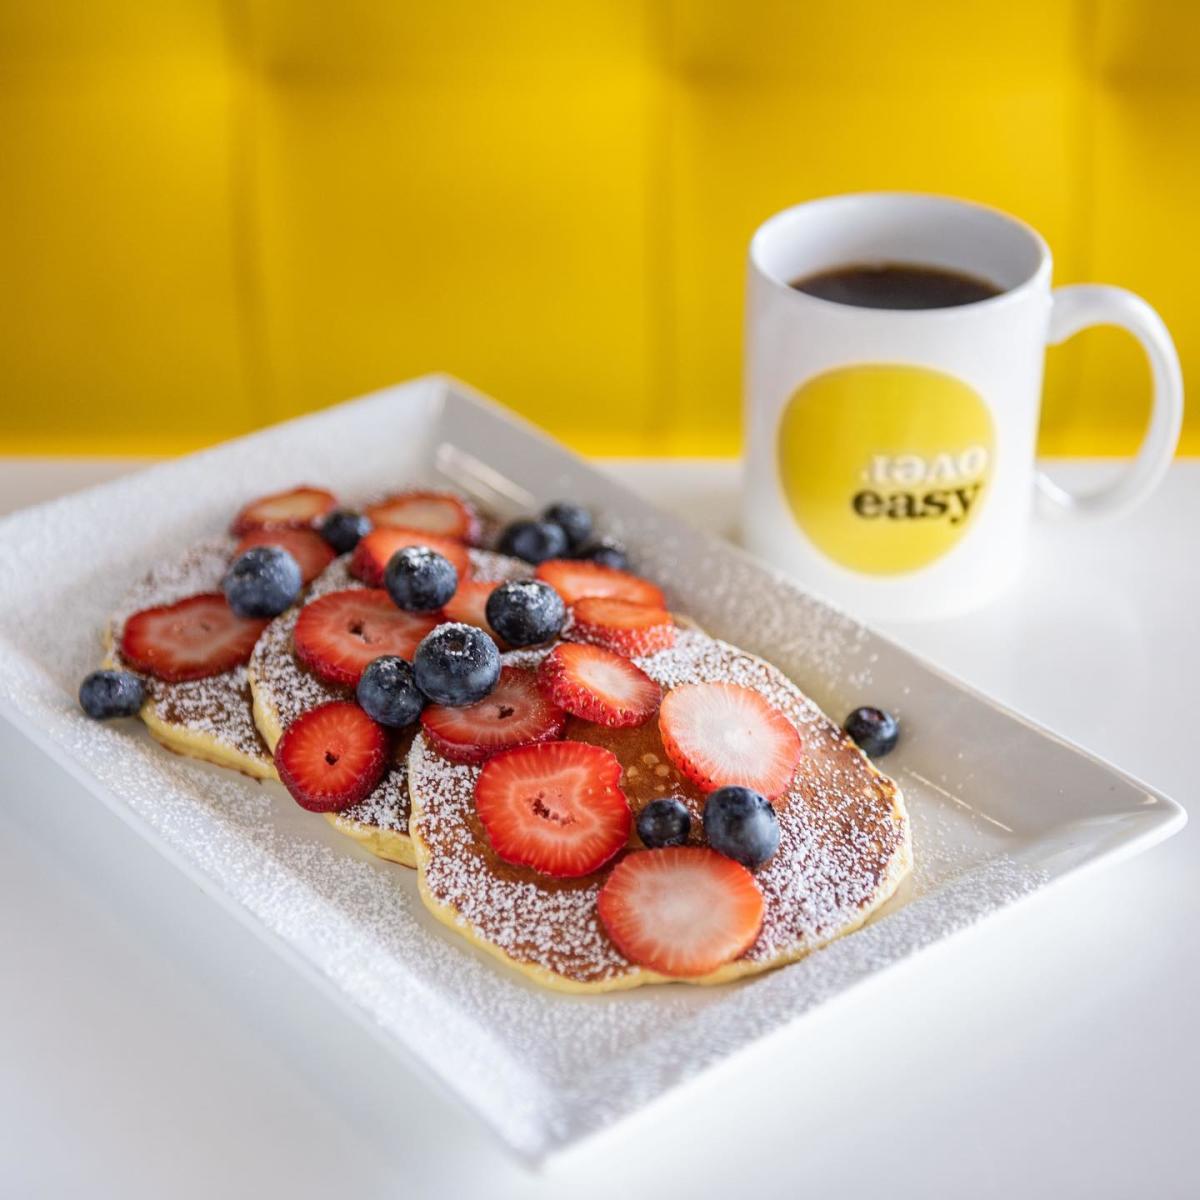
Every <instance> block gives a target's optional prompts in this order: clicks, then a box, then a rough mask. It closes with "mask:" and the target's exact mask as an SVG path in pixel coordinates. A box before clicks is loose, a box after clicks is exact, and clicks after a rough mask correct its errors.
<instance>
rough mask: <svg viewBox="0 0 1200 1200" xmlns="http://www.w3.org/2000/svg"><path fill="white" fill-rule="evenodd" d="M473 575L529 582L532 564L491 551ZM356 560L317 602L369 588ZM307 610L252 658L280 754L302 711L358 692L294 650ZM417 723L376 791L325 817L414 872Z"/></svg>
mask: <svg viewBox="0 0 1200 1200" xmlns="http://www.w3.org/2000/svg"><path fill="white" fill-rule="evenodd" d="M469 555H470V559H471V572H472V575H471V577H472V578H473V579H478V580H484V581H491V580H496V581H503V580H506V579H520V578H525V577H527V576H528V575H529V574H530V567H529V566H528V564H526V563H523V562H521V561H520V560H519V559H515V558H508V557H507V556H505V555H503V554H493V553H491V552H490V551H487V550H471V551H469ZM349 562H350V560H349V557H348V556H347V557H343V558H339V559H338V560H337V561H336V562H333V563H331V564H330V566H329V567H327V568H326V569H325V571H324V572H323V573H322V574H321V575H319V576H318V577H317V578H316V580H314V582H313V584H312V587H311V588H310V589H309V597H308V598H309V599H310V600H315V599H317V597H319V596H324V595H326V594H327V593H329V592H339V591H344V590H346V589H349V588H361V587H365V586H366V585H365V584H363V583H361V582H359V581H358V580H357V579H355V578H354V577H353V576H352V575H351V574H350V570H349ZM299 616H300V608H299V607H296V608H291V609H289V610H288V611H287V612H285V613H283V614H282V615H281V616H279V617H276V618H275V620H274V621H272V622H271V623H270V625H268V626H267V628H266V629H265V630H264V631H263V635H262V637H260V638H259V639H258V645H256V646H255V647H254V653H253V655H251V658H250V665H249V670H248V679H249V686H250V692H251V695H252V697H253V715H254V723H255V724H256V726H257V727H258V730H259V732H260V733H261V735H262V738H263V740H264V741H265V742H266V744H267V746H269V747H270V748H271V750H274V748H275V744H276V742H278V741H279V739H280V738H281V737H282V736H283V731H284V730H285V729H286V728H287V727H288V725H290V724H291V723H292V722H293V721H294V720H295V719H296V718H297V717H299V716H300V715H301V714H303V713H305V712H308V711H309V710H311V709H313V708H316V707H317V706H318V705H321V704H327V703H329V702H330V701H332V700H353V699H354V689H353V688H349V687H339V686H338V685H337V684H331V683H326V682H325V681H324V680H323V679H320V678H318V677H317V676H316V675H314V674H313V673H312V672H311V671H310V670H308V668H307V667H304V666H302V665H301V664H300V662H299V661H298V660H297V658H296V656H295V654H294V653H293V651H292V631H293V630H294V629H295V627H296V621H297V620H298V619H299ZM415 732H416V726H414V727H413V728H411V729H408V730H402V731H400V733H399V734H398V736H397V739H396V744H395V750H394V753H393V759H392V764H391V766H390V767H389V768H388V772H387V774H386V775H385V776H384V777H383V780H382V782H380V784H379V786H378V787H376V788H375V790H374V791H373V792H372V793H371V794H370V795H369V796H368V797H367V798H366V799H365V800H364V801H362V803H360V804H355V805H353V806H352V807H350V808H347V809H344V810H343V811H342V812H338V813H326V814H325V819H326V820H327V821H329V823H330V824H331V825H332V826H333V827H334V829H336V830H337V831H338V832H339V833H343V834H345V835H346V836H347V837H350V838H353V839H354V840H355V841H357V842H359V843H361V844H362V845H363V846H364V847H365V848H366V849H368V850H370V851H371V853H372V854H376V855H378V856H379V857H380V858H386V859H388V860H389V861H390V862H397V863H402V864H403V865H404V866H406V867H414V866H416V857H415V855H414V852H413V847H412V841H411V840H410V838H409V836H408V817H409V802H408V750H409V746H410V744H411V742H412V739H413V736H414V735H415Z"/></svg>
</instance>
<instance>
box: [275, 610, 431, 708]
mask: <svg viewBox="0 0 1200 1200" xmlns="http://www.w3.org/2000/svg"><path fill="white" fill-rule="evenodd" d="M438 620H439V618H438V617H437V615H436V614H433V613H410V612H404V611H403V610H402V609H399V608H397V607H396V606H395V605H394V604H393V603H392V599H391V597H390V596H389V595H388V594H387V592H385V591H383V590H381V589H378V588H354V589H351V590H350V591H345V592H328V593H326V594H325V595H324V596H321V597H320V598H318V599H316V600H314V601H313V602H312V603H311V604H306V605H305V606H304V608H303V609H301V610H300V616H299V618H298V619H297V621H296V628H295V630H294V631H293V632H292V647H293V649H294V650H295V651H296V657H297V658H298V659H299V660H300V661H301V662H302V663H303V664H304V665H305V666H306V667H308V669H309V670H310V671H313V672H314V673H315V674H317V675H319V676H320V677H321V678H322V679H324V680H326V682H328V683H341V684H345V685H347V686H349V687H353V686H354V685H355V684H357V683H358V679H359V676H360V675H361V674H362V673H363V671H364V670H366V666H367V664H368V663H369V662H371V660H372V659H376V658H378V657H379V656H380V655H381V654H395V655H397V656H398V657H400V658H406V659H411V658H412V656H413V655H414V654H415V653H416V649H417V646H418V645H419V644H420V642H421V639H422V638H423V637H424V636H425V635H426V634H427V633H428V632H429V631H430V630H431V629H432V628H433V627H434V626H435V625H437V623H438Z"/></svg>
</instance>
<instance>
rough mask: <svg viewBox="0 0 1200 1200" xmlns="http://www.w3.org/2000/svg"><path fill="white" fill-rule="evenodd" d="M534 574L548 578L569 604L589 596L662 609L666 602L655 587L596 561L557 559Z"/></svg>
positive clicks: (548, 581) (547, 580) (541, 566)
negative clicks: (615, 598)
mask: <svg viewBox="0 0 1200 1200" xmlns="http://www.w3.org/2000/svg"><path fill="white" fill-rule="evenodd" d="M534 574H535V575H536V576H537V577H538V579H544V580H545V581H546V582H547V583H548V584H549V585H550V586H551V587H552V588H554V590H555V591H556V592H557V593H558V594H559V595H560V596H561V597H562V598H563V599H564V600H565V601H566V602H567V603H568V604H574V603H575V601H576V600H582V599H583V598H584V597H585V596H616V597H617V598H618V599H621V600H632V601H633V602H634V604H650V605H653V606H654V607H656V608H662V607H664V605H665V603H666V602H665V601H664V599H663V594H662V591H661V590H660V589H659V588H657V587H655V586H654V584H652V583H648V582H647V581H646V580H645V579H639V578H638V577H637V576H636V575H630V574H629V572H628V571H618V570H615V569H614V568H612V567H602V566H599V565H598V564H597V563H594V562H581V561H579V560H578V559H569V558H555V559H551V560H550V561H549V562H544V563H542V564H541V565H540V566H539V567H538V569H537V571H535V572H534Z"/></svg>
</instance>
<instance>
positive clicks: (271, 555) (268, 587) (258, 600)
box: [221, 546, 304, 617]
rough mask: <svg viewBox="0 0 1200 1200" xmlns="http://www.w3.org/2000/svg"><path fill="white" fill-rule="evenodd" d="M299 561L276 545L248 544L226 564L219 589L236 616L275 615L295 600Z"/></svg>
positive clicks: (299, 584) (299, 580)
mask: <svg viewBox="0 0 1200 1200" xmlns="http://www.w3.org/2000/svg"><path fill="white" fill-rule="evenodd" d="M303 586H304V579H303V576H302V575H301V573H300V564H299V563H298V562H297V561H296V560H295V559H294V558H293V557H292V556H291V555H290V554H289V553H288V552H287V551H286V550H283V549H281V548H280V547H279V546H251V547H250V549H249V550H245V551H243V552H242V553H241V554H239V555H238V556H237V558H235V559H234V560H233V562H231V563H230V564H229V570H227V571H226V572H225V578H224V579H222V580H221V590H222V591H223V592H224V593H225V599H226V600H227V601H228V602H229V607H230V608H232V609H233V611H234V612H235V613H237V615H238V616H239V617H277V616H279V614H280V613H281V612H283V610H284V609H285V608H289V607H290V606H291V605H293V604H294V603H295V602H296V597H297V596H299V595H300V589H301V588H302V587H303Z"/></svg>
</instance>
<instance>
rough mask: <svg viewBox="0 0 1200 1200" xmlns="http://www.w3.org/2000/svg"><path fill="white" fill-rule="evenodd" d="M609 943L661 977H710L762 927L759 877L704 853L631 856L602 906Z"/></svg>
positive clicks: (673, 850)
mask: <svg viewBox="0 0 1200 1200" xmlns="http://www.w3.org/2000/svg"><path fill="white" fill-rule="evenodd" d="M596 907H597V908H598V909H599V911H600V921H601V923H602V924H603V925H604V928H605V930H606V931H607V933H608V936H609V937H610V938H612V940H613V942H614V943H615V944H616V947H617V949H618V950H620V952H621V953H622V954H623V955H625V957H626V958H627V959H629V961H630V962H634V963H637V964H638V966H640V967H647V968H648V969H649V970H651V971H657V972H658V973H659V974H660V975H672V976H678V977H682V978H690V977H694V976H697V975H707V974H708V973H709V972H710V971H715V970H716V969H717V968H718V967H720V966H723V965H724V964H725V963H727V962H731V961H732V960H733V959H735V958H738V957H739V956H740V955H742V954H745V952H746V951H747V950H749V949H750V947H751V946H752V945H754V940H755V939H756V938H757V937H758V931H759V930H760V929H761V928H762V921H763V894H762V892H761V891H760V890H759V886H758V884H757V883H756V882H755V881H754V876H753V875H751V874H750V872H749V871H747V870H746V868H745V867H743V866H742V864H741V863H736V862H734V861H733V859H731V858H726V857H725V856H724V855H721V854H718V853H717V852H716V851H715V850H709V849H708V848H707V847H705V846H669V847H666V848H664V849H662V850H642V851H639V852H638V853H636V854H630V855H627V856H626V857H625V858H623V859H622V860H621V861H620V862H619V863H617V865H616V866H615V867H614V868H613V872H612V874H611V875H610V876H609V877H608V879H607V880H606V881H605V884H604V886H603V887H602V888H601V889H600V895H599V896H598V897H597V899H596Z"/></svg>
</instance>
